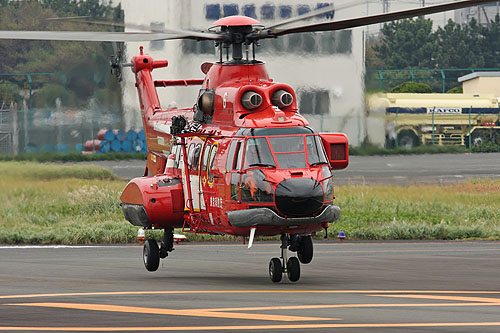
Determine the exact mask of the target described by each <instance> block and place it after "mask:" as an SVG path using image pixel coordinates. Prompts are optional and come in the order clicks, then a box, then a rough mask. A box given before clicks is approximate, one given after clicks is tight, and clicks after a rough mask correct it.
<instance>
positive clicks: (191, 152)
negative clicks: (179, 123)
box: [187, 143, 194, 170]
mask: <svg viewBox="0 0 500 333" xmlns="http://www.w3.org/2000/svg"><path fill="white" fill-rule="evenodd" d="M193 157H194V143H192V144H190V145H189V149H188V156H187V163H188V169H189V170H191V166H192V165H193Z"/></svg>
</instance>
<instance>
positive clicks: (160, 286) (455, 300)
mask: <svg viewBox="0 0 500 333" xmlns="http://www.w3.org/2000/svg"><path fill="white" fill-rule="evenodd" d="M141 254H142V249H141V248H140V247H138V246H108V247H100V246H90V247H25V248H23V247H0V331H44V332H53V331H68V332H70V331H85V332H91V331H134V332H136V331H142V332H151V331H212V332H213V331H216V332H219V331H234V332H241V331H251V332H256V331H259V332H260V331H262V332H264V331H265V332H270V331H271V332H272V331H278V332H290V331H292V332H304V331H313V332H331V331H333V330H335V331H342V332H344V331H348V332H364V331H366V330H368V329H369V330H370V331H376V332H387V331H395V332H399V331H411V332H430V331H439V332H475V331H481V332H484V331H489V332H498V331H499V330H500V242H378V243H369V242H348V241H347V242H344V243H340V242H338V241H328V242H316V244H315V257H314V259H313V261H312V262H311V263H310V264H308V265H301V271H302V273H301V279H300V280H299V282H297V283H291V282H289V281H288V280H287V279H286V278H284V279H283V280H282V282H280V283H277V284H275V283H272V282H271V281H270V279H269V277H268V272H267V267H268V262H269V259H270V258H271V257H275V256H279V255H278V254H279V245H278V243H277V242H257V243H256V244H255V245H254V247H253V248H251V249H247V248H246V246H243V245H242V244H227V243H223V244H212V243H210V244H198V245H192V244H188V243H181V244H179V245H177V246H176V250H175V251H174V252H173V253H172V254H171V255H170V256H169V257H168V258H167V259H165V260H163V261H162V263H161V264H160V269H159V270H158V271H157V272H154V273H150V272H147V271H146V270H145V269H144V267H143V264H142V258H141Z"/></svg>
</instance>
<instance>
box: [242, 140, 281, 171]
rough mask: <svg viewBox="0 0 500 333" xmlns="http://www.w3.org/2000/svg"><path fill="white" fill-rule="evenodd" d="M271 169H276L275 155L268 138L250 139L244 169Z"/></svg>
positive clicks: (246, 148) (246, 149)
mask: <svg viewBox="0 0 500 333" xmlns="http://www.w3.org/2000/svg"><path fill="white" fill-rule="evenodd" d="M252 167H270V168H276V164H275V163H274V159H273V154H272V153H271V150H270V149H269V145H268V144H267V139H266V138H249V139H247V145H246V147H245V163H244V168H252Z"/></svg>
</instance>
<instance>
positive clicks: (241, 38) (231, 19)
mask: <svg viewBox="0 0 500 333" xmlns="http://www.w3.org/2000/svg"><path fill="white" fill-rule="evenodd" d="M214 25H215V27H220V31H221V33H222V35H223V36H224V38H223V42H222V43H221V44H220V47H221V48H222V47H224V48H226V49H228V53H229V47H230V46H232V61H234V62H237V63H240V62H242V61H243V44H247V45H250V44H254V42H255V40H256V38H255V36H256V33H255V26H262V25H261V23H260V22H259V21H257V20H255V19H253V18H250V17H246V16H228V17H224V18H222V19H220V20H218V21H216V22H215V23H214ZM221 51H222V50H221ZM221 54H222V52H221ZM253 54H254V60H255V44H254V52H253ZM247 58H248V56H247ZM221 61H222V57H221Z"/></svg>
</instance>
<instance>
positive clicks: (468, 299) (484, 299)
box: [367, 295, 500, 304]
mask: <svg viewBox="0 0 500 333" xmlns="http://www.w3.org/2000/svg"><path fill="white" fill-rule="evenodd" d="M367 296H381V297H398V298H419V299H436V300H447V301H463V302H483V303H493V304H500V298H489V297H468V296H438V295H367Z"/></svg>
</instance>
